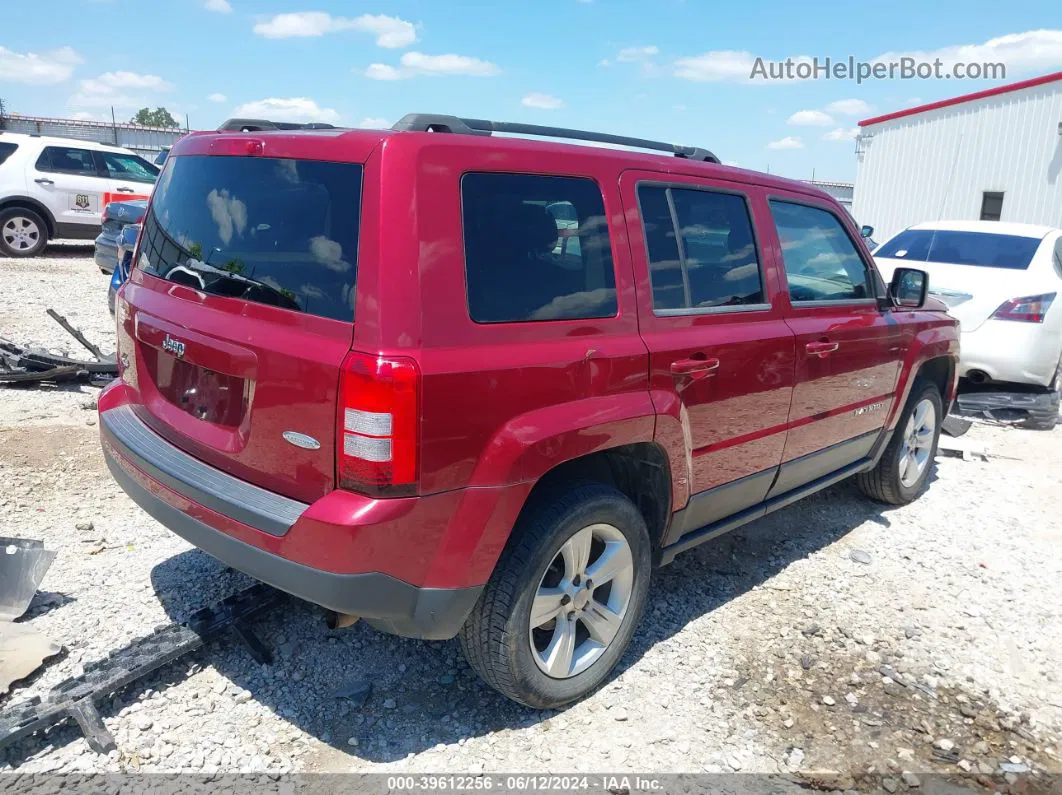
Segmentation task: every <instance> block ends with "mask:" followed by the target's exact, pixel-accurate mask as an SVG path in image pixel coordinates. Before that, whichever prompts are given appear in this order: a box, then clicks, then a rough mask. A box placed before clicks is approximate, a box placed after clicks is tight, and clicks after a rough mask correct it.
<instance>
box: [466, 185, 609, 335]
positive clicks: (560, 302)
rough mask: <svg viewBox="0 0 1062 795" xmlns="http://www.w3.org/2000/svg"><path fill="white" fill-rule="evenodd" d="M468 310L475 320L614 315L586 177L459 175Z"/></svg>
mask: <svg viewBox="0 0 1062 795" xmlns="http://www.w3.org/2000/svg"><path fill="white" fill-rule="evenodd" d="M461 202H462V216H463V226H464V240H465V275H466V279H467V287H468V311H469V316H470V317H471V318H472V319H473V320H474V321H476V322H477V323H510V322H519V321H535V320H572V319H579V318H598V317H612V316H613V315H615V314H616V274H615V269H614V268H613V265H612V248H611V245H610V243H609V237H608V224H607V222H606V219H605V206H604V202H603V201H602V199H601V191H600V189H599V188H598V187H597V185H596V184H595V183H594V181H593V180H590V179H583V178H579V177H550V176H537V175H530V174H498V173H470V174H465V175H464V177H463V179H462V180H461Z"/></svg>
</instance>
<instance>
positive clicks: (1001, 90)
mask: <svg viewBox="0 0 1062 795" xmlns="http://www.w3.org/2000/svg"><path fill="white" fill-rule="evenodd" d="M1056 80H1062V72H1052V73H1051V74H1049V75H1042V76H1041V77H1034V78H1032V79H1030V80H1022V81H1021V82H1020V83H1008V84H1007V85H1004V86H995V87H994V88H986V89H985V90H984V91H975V92H974V93H972V94H963V95H962V96H958V97H952V98H951V99H942V100H940V101H939V102H930V103H929V104H927V105H917V106H915V107H913V108H907V109H906V110H898V111H895V112H894V113H886V114H885V115H883V116H874V117H872V118H869V119H863V121H861V122H859V126H860V127H867V126H869V125H871V124H880V123H881V122H883V121H891V120H892V119H901V118H903V117H904V116H914V115H915V114H916V113H925V112H926V111H927V110H937V109H938V108H947V107H950V106H951V105H958V104H960V103H963V102H971V101H973V100H975V99H984V98H985V97H994V96H996V95H997V94H1009V93H1010V92H1011V91H1021V90H1022V89H1023V88H1033V87H1034V86H1042V85H1043V84H1044V83H1053V82H1055V81H1056Z"/></svg>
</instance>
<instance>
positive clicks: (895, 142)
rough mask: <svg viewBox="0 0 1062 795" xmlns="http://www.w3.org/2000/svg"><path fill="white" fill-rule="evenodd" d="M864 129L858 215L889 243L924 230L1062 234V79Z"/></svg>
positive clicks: (906, 113) (1061, 75) (882, 119)
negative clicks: (965, 227) (980, 224)
mask: <svg viewBox="0 0 1062 795" xmlns="http://www.w3.org/2000/svg"><path fill="white" fill-rule="evenodd" d="M859 126H860V128H861V131H860V135H859V137H858V138H857V139H856V154H857V156H858V158H859V164H858V173H857V177H856V185H855V197H854V201H853V206H852V214H853V215H854V216H855V218H856V219H857V221H858V222H859V223H860V224H870V225H871V226H873V227H874V238H875V239H876V240H878V241H879V242H880V241H884V240H885V239H887V238H889V237H891V236H892V235H893V234H895V233H896V232H899V231H901V230H903V229H905V228H906V227H908V226H911V225H912V224H917V223H920V222H922V221H938V220H949V221H955V220H962V221H965V220H979V219H980V220H989V221H993V220H994V221H1019V222H1024V223H1030V224H1045V225H1049V226H1062V72H1055V73H1054V74H1050V75H1045V76H1043V77H1037V78H1034V79H1032V80H1025V81H1022V82H1020V83H1013V84H1011V85H1006V86H1000V87H998V88H991V89H988V90H986V91H978V92H977V93H974V94H966V95H964V96H960V97H955V98H954V99H946V100H943V101H941V102H934V103H932V104H929V105H921V106H919V107H916V108H910V109H908V110H901V111H898V112H896V113H889V114H886V115H884V116H877V117H875V118H872V119H866V120H864V121H861V122H859Z"/></svg>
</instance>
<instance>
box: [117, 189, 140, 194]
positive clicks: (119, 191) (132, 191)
mask: <svg viewBox="0 0 1062 795" xmlns="http://www.w3.org/2000/svg"><path fill="white" fill-rule="evenodd" d="M118 193H136V191H134V190H133V189H132V188H118Z"/></svg>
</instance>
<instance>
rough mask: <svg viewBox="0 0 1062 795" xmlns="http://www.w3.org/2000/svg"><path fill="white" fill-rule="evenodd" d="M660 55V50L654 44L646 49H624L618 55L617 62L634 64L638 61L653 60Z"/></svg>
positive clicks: (645, 47)
mask: <svg viewBox="0 0 1062 795" xmlns="http://www.w3.org/2000/svg"><path fill="white" fill-rule="evenodd" d="M659 54H660V48H659V47H657V46H655V45H653V44H649V45H647V46H644V47H624V48H623V49H622V50H620V51H619V52H618V53H616V60H617V61H619V62H620V63H634V62H636V61H644V60H646V59H647V58H652V57H653V56H654V55H659Z"/></svg>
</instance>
